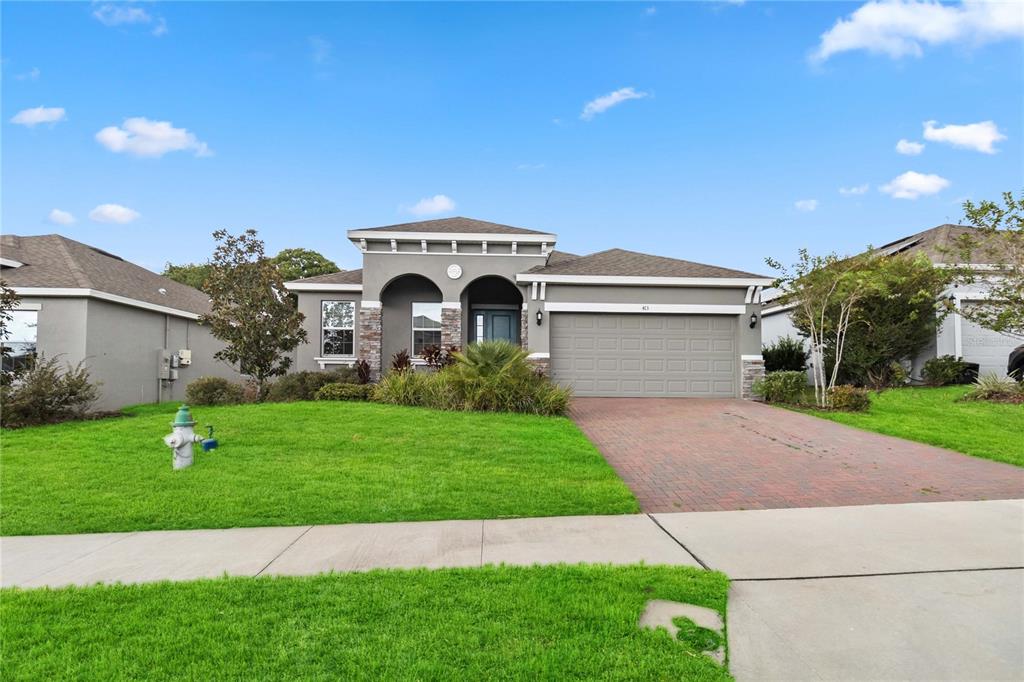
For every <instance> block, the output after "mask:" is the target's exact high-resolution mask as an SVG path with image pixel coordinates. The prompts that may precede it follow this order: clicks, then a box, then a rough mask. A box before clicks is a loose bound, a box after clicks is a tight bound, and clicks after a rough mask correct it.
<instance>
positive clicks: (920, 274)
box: [826, 255, 953, 389]
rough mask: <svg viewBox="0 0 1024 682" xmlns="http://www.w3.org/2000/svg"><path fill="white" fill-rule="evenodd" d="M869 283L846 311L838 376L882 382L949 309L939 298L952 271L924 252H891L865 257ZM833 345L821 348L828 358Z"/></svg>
mask: <svg viewBox="0 0 1024 682" xmlns="http://www.w3.org/2000/svg"><path fill="white" fill-rule="evenodd" d="M864 273H865V276H866V277H867V278H868V282H869V286H868V289H867V291H866V292H865V295H864V296H863V297H862V298H861V300H860V301H859V302H858V303H857V306H856V308H855V310H854V311H853V313H852V315H851V320H852V321H851V324H850V328H849V330H848V331H847V334H846V342H845V350H844V353H843V369H842V371H840V373H839V378H840V381H843V382H852V383H854V384H857V385H868V386H871V387H872V388H877V389H881V388H885V387H887V386H890V385H892V384H893V383H894V381H896V380H897V375H898V374H900V373H902V368H901V367H900V366H899V363H900V362H901V361H903V360H906V359H908V358H913V357H915V356H917V354H918V353H920V352H921V351H922V350H924V349H925V348H926V347H927V346H928V344H929V343H931V342H932V341H933V340H934V339H935V332H936V330H937V329H938V326H939V325H940V324H941V323H942V320H943V319H944V318H945V316H946V315H947V314H948V312H949V307H948V305H947V304H946V303H945V301H944V300H943V298H942V294H943V293H944V292H945V291H946V288H947V287H948V285H949V283H950V281H951V280H952V279H953V273H952V272H950V270H949V269H948V268H937V267H935V266H934V265H932V262H931V261H930V260H929V259H928V258H927V257H926V256H924V255H918V256H909V255H894V256H882V257H877V258H872V259H870V260H869V261H867V262H866V263H865V270H864ZM834 355H835V349H834V348H832V347H830V348H829V349H828V351H827V353H826V364H828V363H831V362H832V358H833V357H834Z"/></svg>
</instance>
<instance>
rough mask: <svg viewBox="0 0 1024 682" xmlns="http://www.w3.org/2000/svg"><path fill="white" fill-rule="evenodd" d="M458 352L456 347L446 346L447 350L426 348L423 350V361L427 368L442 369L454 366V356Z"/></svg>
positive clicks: (439, 347)
mask: <svg viewBox="0 0 1024 682" xmlns="http://www.w3.org/2000/svg"><path fill="white" fill-rule="evenodd" d="M458 352H459V348H458V346H448V347H447V348H442V347H441V346H427V347H426V348H424V349H423V360H424V361H425V362H426V363H427V367H432V368H433V369H442V368H444V367H448V366H449V365H453V364H455V354H456V353H458Z"/></svg>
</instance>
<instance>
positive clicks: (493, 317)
mask: <svg viewBox="0 0 1024 682" xmlns="http://www.w3.org/2000/svg"><path fill="white" fill-rule="evenodd" d="M472 340H473V341H497V340H504V341H509V342H511V343H514V344H516V345H519V315H518V314H517V311H515V310H481V309H475V310H474V311H473V339H472Z"/></svg>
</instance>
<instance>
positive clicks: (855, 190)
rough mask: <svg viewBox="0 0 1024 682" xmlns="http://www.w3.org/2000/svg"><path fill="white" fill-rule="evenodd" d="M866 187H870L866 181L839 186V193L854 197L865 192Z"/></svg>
mask: <svg viewBox="0 0 1024 682" xmlns="http://www.w3.org/2000/svg"><path fill="white" fill-rule="evenodd" d="M868 189H870V187H869V185H868V183H866V182H865V183H864V184H863V185H854V186H853V187H840V188H839V193H840V194H842V195H843V196H844V197H856V196H860V195H861V194H867V193H868Z"/></svg>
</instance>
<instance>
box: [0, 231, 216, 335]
mask: <svg viewBox="0 0 1024 682" xmlns="http://www.w3.org/2000/svg"><path fill="white" fill-rule="evenodd" d="M0 255H3V256H4V257H5V258H11V259H14V260H17V261H19V262H21V263H24V265H22V266H21V267H18V268H4V269H3V274H2V277H3V279H4V280H5V281H6V282H7V284H8V286H12V287H45V288H58V289H95V290H97V291H102V292H105V293H108V294H115V295H117V296H124V297H125V298H131V299H135V300H137V301H143V302H145V303H152V304H155V305H160V306H165V307H167V308H174V309H177V310H182V311H185V312H190V313H194V314H196V315H202V314H204V313H207V312H209V310H210V297H209V296H207V295H206V294H204V293H203V292H201V291H199V290H198V289H193V288H192V287H190V286H187V285H185V284H181V283H180V282H175V281H174V280H172V279H169V278H167V277H164V276H163V275H158V274H156V273H155V272H150V271H149V270H146V269H145V268H143V267H140V266H138V265H135V264H134V263H129V262H128V261H126V260H123V259H122V258H119V257H118V256H115V255H113V254H111V253H107V252H106V251H103V250H101V249H97V248H95V247H92V246H89V245H88V244H83V243H81V242H76V241H75V240H73V239H68V238H67V237H62V236H61V235H59V234H47V235H40V236H31V237H21V236H18V235H10V234H8V235H3V236H2V237H0ZM161 290H163V293H161Z"/></svg>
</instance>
